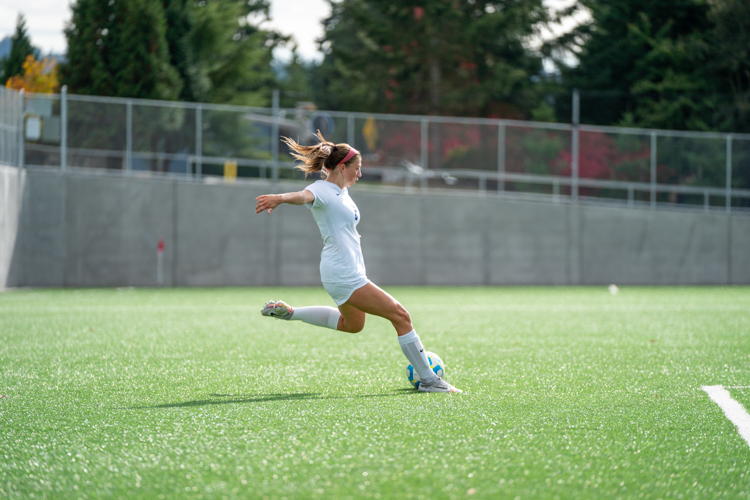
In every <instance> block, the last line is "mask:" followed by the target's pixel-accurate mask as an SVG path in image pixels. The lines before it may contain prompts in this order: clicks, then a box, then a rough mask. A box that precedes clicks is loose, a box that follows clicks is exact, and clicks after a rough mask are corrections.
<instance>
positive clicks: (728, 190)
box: [726, 134, 732, 213]
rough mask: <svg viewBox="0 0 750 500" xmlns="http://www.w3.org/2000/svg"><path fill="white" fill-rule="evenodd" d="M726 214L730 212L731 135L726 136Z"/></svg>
mask: <svg viewBox="0 0 750 500" xmlns="http://www.w3.org/2000/svg"><path fill="white" fill-rule="evenodd" d="M726 189H727V194H726V198H727V213H731V212H732V134H727V183H726Z"/></svg>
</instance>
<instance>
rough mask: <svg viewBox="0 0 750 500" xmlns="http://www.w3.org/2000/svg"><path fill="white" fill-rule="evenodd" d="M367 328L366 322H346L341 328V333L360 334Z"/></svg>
mask: <svg viewBox="0 0 750 500" xmlns="http://www.w3.org/2000/svg"><path fill="white" fill-rule="evenodd" d="M364 328H365V322H364V321H344V322H343V325H341V327H340V328H339V330H340V331H343V332H346V333H359V332H361V331H362V330H363V329H364Z"/></svg>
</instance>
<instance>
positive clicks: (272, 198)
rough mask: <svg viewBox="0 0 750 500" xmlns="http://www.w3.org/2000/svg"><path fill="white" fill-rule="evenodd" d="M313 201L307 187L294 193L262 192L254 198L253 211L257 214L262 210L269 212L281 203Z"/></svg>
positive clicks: (299, 203) (313, 198)
mask: <svg viewBox="0 0 750 500" xmlns="http://www.w3.org/2000/svg"><path fill="white" fill-rule="evenodd" d="M313 201H315V196H314V195H313V194H312V192H310V191H308V190H307V189H305V190H303V191H297V192H295V193H284V194H264V195H261V196H258V197H257V198H255V213H256V214H259V213H261V212H262V211H264V210H267V211H268V213H269V214H270V213H271V210H273V209H274V208H276V207H278V206H279V205H281V204H282V203H288V204H289V205H304V204H305V203H312V202H313Z"/></svg>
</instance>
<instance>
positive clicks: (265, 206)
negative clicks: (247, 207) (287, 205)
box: [255, 194, 282, 214]
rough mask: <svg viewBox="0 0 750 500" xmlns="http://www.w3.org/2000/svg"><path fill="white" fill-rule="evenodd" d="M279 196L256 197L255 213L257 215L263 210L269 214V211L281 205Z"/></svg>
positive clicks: (265, 195)
mask: <svg viewBox="0 0 750 500" xmlns="http://www.w3.org/2000/svg"><path fill="white" fill-rule="evenodd" d="M281 203H282V200H281V195H280V194H264V195H261V196H258V197H257V198H255V213H256V214H259V213H261V212H262V211H263V210H268V213H269V214H270V213H271V210H273V209H274V208H276V207H278V206H279V205H281Z"/></svg>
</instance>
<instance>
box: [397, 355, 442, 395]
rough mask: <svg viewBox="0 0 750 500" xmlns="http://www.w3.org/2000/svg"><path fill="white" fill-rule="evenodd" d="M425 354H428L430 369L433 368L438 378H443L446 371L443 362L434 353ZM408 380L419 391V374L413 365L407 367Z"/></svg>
mask: <svg viewBox="0 0 750 500" xmlns="http://www.w3.org/2000/svg"><path fill="white" fill-rule="evenodd" d="M425 354H427V361H429V362H430V368H432V371H434V372H435V375H437V376H438V377H442V376H443V372H444V370H445V365H444V364H443V360H442V359H440V356H438V355H437V354H435V353H434V352H430V351H425ZM406 378H407V380H408V381H409V383H410V384H411V385H413V386H414V387H416V388H417V389H419V374H418V373H417V370H415V369H414V367H413V366H411V365H409V366H407V367H406Z"/></svg>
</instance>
